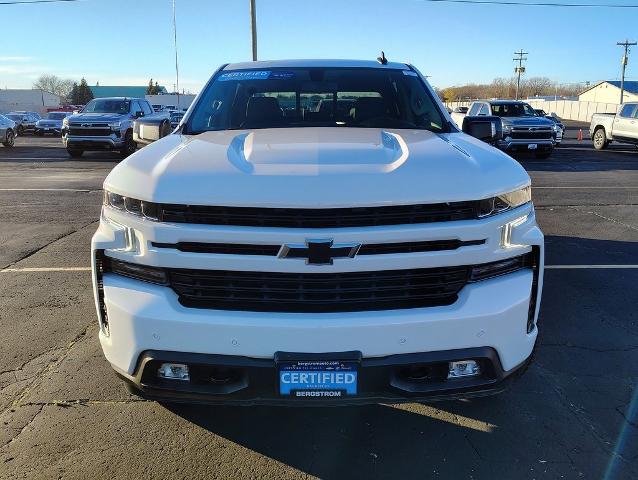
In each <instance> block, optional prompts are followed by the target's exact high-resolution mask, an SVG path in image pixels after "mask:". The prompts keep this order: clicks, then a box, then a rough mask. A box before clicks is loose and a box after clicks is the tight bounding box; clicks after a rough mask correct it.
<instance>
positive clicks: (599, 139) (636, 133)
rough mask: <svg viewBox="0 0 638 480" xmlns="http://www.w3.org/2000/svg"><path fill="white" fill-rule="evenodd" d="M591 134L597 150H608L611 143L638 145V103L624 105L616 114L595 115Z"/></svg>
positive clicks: (592, 120) (590, 130)
mask: <svg viewBox="0 0 638 480" xmlns="http://www.w3.org/2000/svg"><path fill="white" fill-rule="evenodd" d="M589 133H590V135H591V139H592V141H593V142H594V148H595V149H596V150H602V149H604V148H607V145H609V144H610V143H611V142H621V143H632V144H634V145H638V102H631V103H625V104H623V106H622V108H621V109H620V112H618V113H616V114H613V113H595V114H594V115H593V116H592V118H591V125H590V127H589Z"/></svg>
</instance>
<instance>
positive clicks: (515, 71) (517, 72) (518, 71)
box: [514, 48, 529, 100]
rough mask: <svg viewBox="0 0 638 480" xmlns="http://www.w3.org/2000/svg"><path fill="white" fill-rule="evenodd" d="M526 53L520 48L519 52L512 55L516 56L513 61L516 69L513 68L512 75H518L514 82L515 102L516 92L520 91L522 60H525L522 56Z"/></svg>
mask: <svg viewBox="0 0 638 480" xmlns="http://www.w3.org/2000/svg"><path fill="white" fill-rule="evenodd" d="M528 53H529V52H524V51H523V49H522V48H521V50H520V51H519V52H514V55H516V58H515V59H514V61H515V62H518V67H514V73H516V74H518V78H517V80H516V100H518V92H519V91H520V89H521V74H523V73H525V67H524V66H523V60H527V57H524V56H523V55H527V54H528Z"/></svg>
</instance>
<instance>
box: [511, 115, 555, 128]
mask: <svg viewBox="0 0 638 480" xmlns="http://www.w3.org/2000/svg"><path fill="white" fill-rule="evenodd" d="M501 120H502V122H503V125H512V126H515V127H552V126H553V125H554V122H552V121H551V120H548V119H547V118H544V117H501Z"/></svg>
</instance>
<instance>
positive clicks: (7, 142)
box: [2, 129, 15, 148]
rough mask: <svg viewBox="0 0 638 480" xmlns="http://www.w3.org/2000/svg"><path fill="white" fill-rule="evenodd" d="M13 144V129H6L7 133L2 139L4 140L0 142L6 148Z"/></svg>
mask: <svg viewBox="0 0 638 480" xmlns="http://www.w3.org/2000/svg"><path fill="white" fill-rule="evenodd" d="M14 144H15V135H14V134H13V130H11V129H9V130H7V135H6V137H5V139H4V142H2V145H4V146H5V147H8V148H11V147H13V145H14Z"/></svg>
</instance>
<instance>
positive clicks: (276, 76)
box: [217, 70, 295, 82]
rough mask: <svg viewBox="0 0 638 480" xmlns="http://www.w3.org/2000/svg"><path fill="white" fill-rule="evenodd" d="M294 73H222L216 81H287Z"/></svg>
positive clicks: (254, 71) (251, 71)
mask: <svg viewBox="0 0 638 480" xmlns="http://www.w3.org/2000/svg"><path fill="white" fill-rule="evenodd" d="M294 76H295V73H294V72H277V71H275V72H273V71H272V70H247V71H238V72H226V73H222V74H221V75H220V76H219V78H218V79H217V80H219V81H220V82H228V81H231V80H268V79H270V80H289V79H291V78H294Z"/></svg>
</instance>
